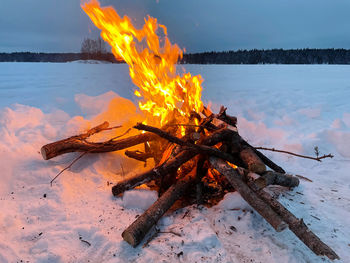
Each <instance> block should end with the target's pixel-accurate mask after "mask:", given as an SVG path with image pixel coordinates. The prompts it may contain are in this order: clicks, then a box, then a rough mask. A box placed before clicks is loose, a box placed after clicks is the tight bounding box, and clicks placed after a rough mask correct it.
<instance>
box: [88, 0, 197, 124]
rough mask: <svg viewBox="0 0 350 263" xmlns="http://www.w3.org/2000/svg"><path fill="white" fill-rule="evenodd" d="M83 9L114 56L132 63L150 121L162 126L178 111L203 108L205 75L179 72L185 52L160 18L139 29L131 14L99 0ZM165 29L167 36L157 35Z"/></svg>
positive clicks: (132, 73) (133, 76) (141, 104)
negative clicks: (202, 85)
mask: <svg viewBox="0 0 350 263" xmlns="http://www.w3.org/2000/svg"><path fill="white" fill-rule="evenodd" d="M82 8H83V9H84V11H85V12H86V13H87V15H88V16H89V17H90V18H91V20H92V21H93V23H94V24H95V25H96V26H97V27H98V28H99V29H101V36H102V38H103V39H104V40H105V41H107V42H108V43H109V44H110V45H111V47H112V52H113V54H114V56H115V57H116V58H117V59H119V60H124V61H125V62H126V63H127V64H128V65H129V72H130V76H131V79H132V81H133V82H134V84H135V85H136V86H137V87H139V90H135V95H136V96H138V97H140V98H141V101H140V102H139V107H140V109H141V110H142V111H144V112H145V113H146V122H147V123H149V124H155V125H160V126H162V125H164V124H166V123H167V122H168V121H170V120H171V119H172V118H174V117H173V116H174V112H178V113H179V115H180V118H181V116H182V117H189V115H190V113H191V111H196V112H200V111H201V110H202V107H203V103H202V101H201V93H202V87H201V83H202V77H201V76H200V75H197V76H192V75H191V74H190V73H184V74H183V75H182V76H180V75H177V73H176V63H177V61H178V59H179V58H182V55H183V52H182V50H181V49H180V48H179V47H178V46H177V45H176V44H171V42H170V40H169V39H168V36H167V28H166V27H165V26H164V25H160V24H158V23H157V19H156V18H152V17H150V16H148V17H147V19H145V24H144V26H143V27H142V28H141V29H136V28H135V27H134V26H133V24H132V23H131V20H130V18H129V17H127V16H124V17H123V18H121V17H120V16H119V15H118V14H117V12H116V11H115V10H114V9H113V8H112V7H101V6H100V4H99V2H98V1H97V0H91V1H90V2H88V3H85V4H83V5H82ZM159 31H160V32H159ZM161 31H162V32H163V35H164V36H163V37H159V36H158V35H157V33H162V32H161ZM186 119H187V118H186ZM178 121H179V122H180V121H181V120H178ZM182 121H185V119H183V120H182Z"/></svg>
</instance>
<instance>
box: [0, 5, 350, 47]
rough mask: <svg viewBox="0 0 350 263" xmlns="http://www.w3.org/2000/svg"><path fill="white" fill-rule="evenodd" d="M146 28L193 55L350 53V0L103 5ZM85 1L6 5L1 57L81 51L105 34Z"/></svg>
mask: <svg viewBox="0 0 350 263" xmlns="http://www.w3.org/2000/svg"><path fill="white" fill-rule="evenodd" d="M100 2H101V4H102V5H113V6H114V7H115V8H116V10H117V12H118V13H119V14H120V15H128V16H129V17H131V19H132V21H134V22H135V24H136V25H137V26H139V27H141V26H142V23H143V19H144V17H145V16H147V15H151V16H153V17H156V18H157V19H158V21H159V23H161V24H164V25H165V26H167V28H168V34H169V38H170V40H171V42H172V43H177V44H178V45H179V46H180V47H181V48H185V49H186V51H187V52H204V51H223V50H238V49H254V48H256V49H272V48H284V49H290V48H350V15H349V13H350V0H293V1H292V0H217V1H215V0H101V1H100ZM80 3H81V2H80V0H1V6H0V52H16V51H32V52H79V51H80V47H81V43H82V41H83V39H84V38H86V37H89V38H96V37H97V36H98V34H99V31H98V30H97V29H96V28H95V26H94V25H93V24H92V22H91V21H90V19H89V18H88V16H87V15H86V14H85V13H84V12H83V10H82V9H81V7H80Z"/></svg>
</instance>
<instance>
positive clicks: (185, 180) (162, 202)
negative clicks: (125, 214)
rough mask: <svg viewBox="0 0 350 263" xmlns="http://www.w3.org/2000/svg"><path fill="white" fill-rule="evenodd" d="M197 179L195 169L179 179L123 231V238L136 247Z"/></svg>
mask: <svg viewBox="0 0 350 263" xmlns="http://www.w3.org/2000/svg"><path fill="white" fill-rule="evenodd" d="M195 180H196V173H195V169H194V170H193V171H192V172H190V173H189V174H187V175H186V176H185V177H182V178H181V179H179V180H178V181H177V182H176V183H175V184H173V185H172V186H170V187H169V188H168V190H167V191H166V192H165V193H164V194H163V195H162V196H161V197H160V198H159V199H158V200H157V201H156V202H155V203H154V204H153V205H152V206H151V207H150V208H148V209H147V210H146V212H144V213H143V214H142V215H141V216H139V217H138V218H137V219H136V221H135V222H134V223H132V224H131V225H130V226H129V227H128V228H127V229H126V230H125V231H124V232H123V233H122V237H123V239H124V240H125V241H126V242H128V243H129V244H130V245H132V246H133V247H136V246H137V245H138V244H139V243H140V242H141V241H142V239H143V238H144V237H145V235H146V234H147V232H148V231H149V230H150V229H151V228H152V226H154V225H155V224H156V223H157V222H158V220H159V219H160V218H161V216H162V215H163V214H164V213H165V212H166V211H167V210H168V209H169V208H170V207H171V206H172V205H173V204H174V203H175V201H176V200H178V199H179V198H180V197H181V196H182V195H183V194H184V193H185V192H186V190H187V189H188V188H189V187H190V186H191V185H192V184H194V182H195Z"/></svg>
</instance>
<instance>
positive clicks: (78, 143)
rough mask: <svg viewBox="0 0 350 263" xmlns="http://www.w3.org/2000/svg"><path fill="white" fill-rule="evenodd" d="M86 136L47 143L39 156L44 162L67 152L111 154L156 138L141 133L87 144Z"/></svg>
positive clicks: (152, 135) (150, 134)
mask: <svg viewBox="0 0 350 263" xmlns="http://www.w3.org/2000/svg"><path fill="white" fill-rule="evenodd" d="M86 134H87V133H85V134H82V135H77V136H72V137H70V138H67V139H64V140H60V141H57V142H53V143H49V144H46V145H44V146H43V147H42V148H41V154H42V156H43V158H44V160H49V159H51V158H54V157H56V156H58V155H61V154H64V153H69V152H89V153H104V152H113V151H118V150H122V149H125V148H129V147H132V146H135V145H138V144H140V143H144V142H149V141H152V140H155V139H156V138H157V136H156V135H154V134H152V133H143V134H140V135H135V136H131V137H129V138H125V139H120V140H109V141H105V142H88V141H86V138H87V137H89V136H90V135H89V136H87V137H86Z"/></svg>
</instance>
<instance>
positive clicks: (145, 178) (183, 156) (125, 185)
mask: <svg viewBox="0 0 350 263" xmlns="http://www.w3.org/2000/svg"><path fill="white" fill-rule="evenodd" d="M196 154H197V153H195V152H191V151H182V152H180V153H179V154H178V155H176V156H175V157H174V158H172V159H171V160H169V161H167V162H165V163H163V164H161V165H160V166H156V167H155V168H152V169H150V170H148V171H146V172H144V173H142V174H137V175H135V176H132V177H130V178H128V179H125V180H123V181H121V182H119V183H117V184H116V185H114V186H113V187H112V193H113V195H114V196H118V195H119V194H121V193H123V192H125V191H127V190H130V189H132V188H135V187H136V186H139V185H141V184H144V183H147V182H150V181H152V180H154V179H155V178H156V177H159V178H160V177H161V176H162V175H163V174H168V173H173V172H176V171H177V169H178V168H179V167H180V166H181V165H182V164H183V163H185V162H187V161H189V160H190V159H192V158H193V157H194V156H196Z"/></svg>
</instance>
